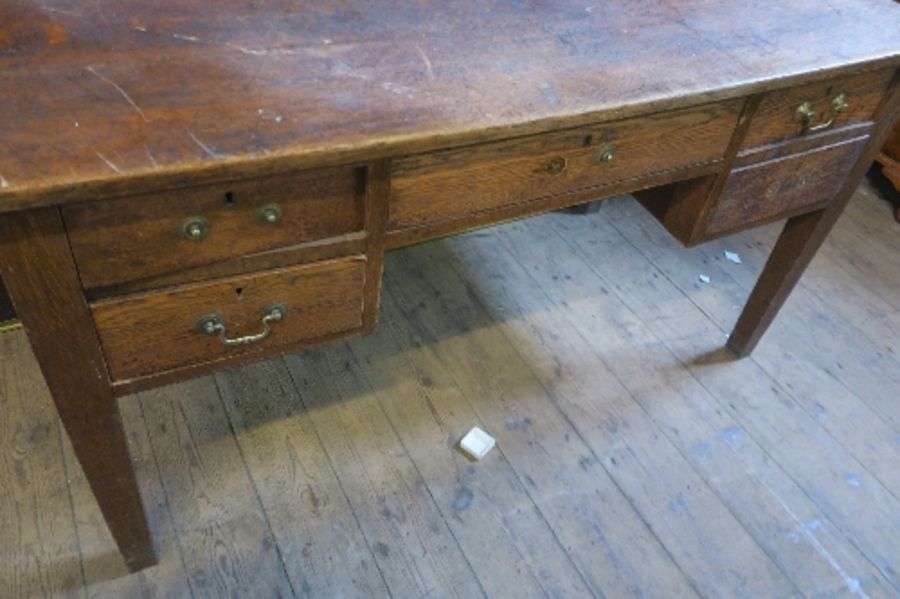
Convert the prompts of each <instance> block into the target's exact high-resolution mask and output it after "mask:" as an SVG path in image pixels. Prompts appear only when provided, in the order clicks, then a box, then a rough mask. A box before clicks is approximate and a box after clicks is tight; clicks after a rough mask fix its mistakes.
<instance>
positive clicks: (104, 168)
mask: <svg viewBox="0 0 900 599" xmlns="http://www.w3.org/2000/svg"><path fill="white" fill-rule="evenodd" d="M898 32H900V6H898V5H897V4H896V3H895V2H893V1H892V0H830V1H828V2H823V1H822V0H792V1H791V2H784V1H783V0H758V1H755V2H746V1H745V0H717V1H716V2H708V1H706V0H669V1H665V0H640V1H639V0H619V1H617V2H592V1H590V0H585V1H583V2H571V1H567V0H555V1H553V0H548V1H542V2H524V1H518V0H516V1H511V0H505V1H503V0H468V1H458V2H448V3H427V2H412V1H397V2H386V1H384V0H378V1H373V0H366V1H359V0H345V1H333V2H327V3H326V2H321V3H300V2H288V1H286V0H275V1H269V2H256V1H253V2H251V1H249V0H228V1H221V2H205V1H200V0H190V1H187V0H154V1H149V0H140V1H137V0H129V1H127V2H122V1H120V0H97V1H94V2H90V3H88V2H83V1H82V0H49V1H38V0H7V1H5V2H3V3H2V4H0V139H2V143H0V212H3V211H9V210H13V209H17V208H21V207H25V206H37V205H45V204H52V203H62V202H66V201H73V200H81V199H85V198H91V197H96V196H99V195H102V194H105V195H109V194H121V193H128V192H130V191H134V190H136V189H144V190H146V189H151V188H153V187H154V186H157V187H158V186H171V185H178V184H183V183H186V182H194V181H197V180H203V179H204V178H209V179H213V178H218V179H221V178H227V177H232V176H246V175H249V174H254V173H256V174H258V173H265V172H272V171H275V170H279V169H284V168H289V167H292V166H305V165H317V164H324V163H333V162H342V161H343V162H345V161H353V160H362V159H369V158H373V157H376V156H388V155H397V154H403V153H409V152H413V151H419V150H424V149H429V148H435V147H446V146H453V145H460V144H465V143H470V142H474V141H481V140H485V139H492V138H498V137H509V136H511V135H518V134H525V133H531V132H538V131H544V130H548V129H552V128H557V127H560V126H566V125H578V124H581V123H583V122H587V121H600V120H604V119H612V118H617V117H620V116H624V115H634V114H640V113H643V112H649V111H651V110H659V109H664V108H669V107H674V106H679V105H684V104H693V103H700V102H703V101H707V100H713V99H719V98H725V97H732V96H737V95H741V94H746V93H748V92H750V91H754V90H757V89H763V88H768V87H774V86H777V85H778V81H777V80H779V79H783V78H788V77H792V76H795V75H800V76H801V77H806V78H808V77H814V76H815V73H816V72H818V71H821V70H826V69H841V68H852V66H853V65H856V64H859V63H862V62H873V63H874V62H878V63H881V64H883V63H884V62H886V61H894V62H896V61H897V60H898V57H900V33H898ZM794 81H796V80H794Z"/></svg>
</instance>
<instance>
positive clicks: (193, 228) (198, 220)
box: [181, 216, 210, 241]
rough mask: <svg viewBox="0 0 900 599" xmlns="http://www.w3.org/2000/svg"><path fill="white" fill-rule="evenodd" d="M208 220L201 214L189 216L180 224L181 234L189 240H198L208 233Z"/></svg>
mask: <svg viewBox="0 0 900 599" xmlns="http://www.w3.org/2000/svg"><path fill="white" fill-rule="evenodd" d="M209 228H210V227H209V221H207V220H206V219H205V218H203V217H202V216H190V217H188V218H186V219H185V220H184V222H183V223H182V224H181V236H182V237H184V238H185V239H187V240H189V241H200V240H201V239H203V238H204V237H206V236H207V235H209Z"/></svg>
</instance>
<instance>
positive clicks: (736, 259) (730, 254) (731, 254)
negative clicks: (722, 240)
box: [725, 250, 742, 264]
mask: <svg viewBox="0 0 900 599" xmlns="http://www.w3.org/2000/svg"><path fill="white" fill-rule="evenodd" d="M725 257H726V258H728V260H729V261H731V262H734V263H735V264H740V263H741V262H742V260H741V257H740V255H739V254H735V253H734V252H729V251H728V250H725Z"/></svg>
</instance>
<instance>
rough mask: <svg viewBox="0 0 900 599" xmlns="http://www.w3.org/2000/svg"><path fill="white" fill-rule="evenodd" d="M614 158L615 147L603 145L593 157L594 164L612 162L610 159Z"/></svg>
mask: <svg viewBox="0 0 900 599" xmlns="http://www.w3.org/2000/svg"><path fill="white" fill-rule="evenodd" d="M615 157H616V146H611V145H605V146H603V147H602V148H600V151H599V152H597V155H596V156H595V157H594V162H596V163H597V164H606V163H608V162H612V159H613V158H615Z"/></svg>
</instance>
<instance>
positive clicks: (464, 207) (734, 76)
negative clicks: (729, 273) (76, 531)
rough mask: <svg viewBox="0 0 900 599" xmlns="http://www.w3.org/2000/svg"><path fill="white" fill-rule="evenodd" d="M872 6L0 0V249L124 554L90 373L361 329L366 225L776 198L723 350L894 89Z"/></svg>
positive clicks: (101, 408)
mask: <svg viewBox="0 0 900 599" xmlns="http://www.w3.org/2000/svg"><path fill="white" fill-rule="evenodd" d="M891 23H894V25H896V26H891ZM876 24H877V25H876ZM898 27H900V8H898V7H897V6H896V5H895V4H894V3H892V2H890V1H889V0H866V1H864V2H859V1H854V2H851V1H850V0H836V2H832V3H830V4H829V5H827V6H823V5H822V4H821V3H820V2H817V1H813V0H800V1H798V2H791V3H782V2H775V1H774V0H766V1H764V2H757V3H752V5H750V3H742V2H737V1H731V0H728V1H726V2H720V3H716V5H715V6H714V7H712V6H711V5H709V4H708V3H705V2H699V1H696V0H694V1H692V0H684V1H679V2H674V3H673V2H662V1H659V2H657V1H655V0H654V1H652V2H630V1H629V2H617V3H605V4H598V5H594V6H590V7H587V8H585V7H584V6H583V4H580V3H567V2H558V3H553V4H552V5H551V4H540V5H532V4H527V5H520V4H510V3H504V2H488V3H485V2H474V1H473V2H462V3H453V4H452V5H447V6H443V5H441V6H437V5H434V6H432V5H428V6H422V5H421V4H420V3H411V2H410V3H399V4H397V3H392V4H391V7H390V9H389V10H388V9H386V8H385V7H383V6H381V5H380V4H379V3H364V2H351V3H349V4H348V3H342V4H340V5H338V3H325V4H318V5H316V6H314V7H312V6H305V5H300V6H298V5H296V4H295V3H288V2H271V3H264V4H260V3H252V2H243V1H239V2H237V3H230V4H229V5H228V6H227V7H219V6H217V5H211V4H209V3H207V2H200V1H192V2H175V1H174V0H164V1H163V2H158V3H154V4H153V5H152V6H149V5H148V6H137V5H135V6H129V8H128V10H127V11H126V10H124V9H122V8H121V7H120V6H119V5H117V4H115V3H113V2H111V1H108V0H101V1H100V2H97V3H94V4H92V5H90V6H85V5H83V4H82V3H79V2H75V1H74V0H71V1H68V2H67V1H60V2H57V3H56V4H55V5H54V6H49V5H47V4H46V3H42V4H39V3H36V2H34V3H32V2H27V1H26V2H20V3H15V4H9V3H7V4H4V5H2V6H0V67H2V69H0V134H2V136H3V139H4V143H3V144H2V145H0V272H2V276H3V279H4V281H5V283H6V285H7V287H8V289H9V292H10V294H11V297H12V299H13V302H14V303H15V305H16V308H17V310H18V312H19V315H20V318H21V319H22V322H23V323H24V325H25V327H26V329H27V330H28V334H29V339H30V341H31V343H32V345H33V347H34V351H35V355H36V356H37V358H38V361H39V362H40V364H41V367H42V370H43V372H44V375H45V377H46V379H47V382H48V385H49V387H50V390H51V392H52V394H53V397H54V401H55V402H56V405H57V409H58V410H59V413H60V416H61V419H62V422H63V424H64V426H65V427H66V430H67V431H68V433H69V435H70V437H71V438H72V442H73V446H74V448H75V452H76V455H77V456H78V459H79V462H80V463H81V465H82V467H83V469H84V472H85V475H86V477H87V479H88V481H89V482H90V485H91V488H92V489H93V491H94V494H95V495H96V496H97V500H98V503H99V505H100V507H101V510H102V511H103V514H104V516H105V518H106V520H107V523H108V524H109V527H110V530H111V531H112V534H113V536H114V538H115V539H116V542H117V543H118V544H119V547H120V549H121V550H122V552H123V555H124V556H125V558H126V561H127V563H128V565H129V567H131V568H132V569H140V568H142V567H145V566H148V565H150V564H152V563H153V562H154V559H155V557H154V550H153V543H152V539H151V535H150V531H149V528H148V526H147V522H146V519H145V517H144V514H143V508H142V505H141V500H140V495H139V493H138V491H137V486H136V484H135V480H134V474H133V472H132V470H131V467H130V464H129V457H128V452H127V447H126V443H125V438H124V434H123V432H122V427H121V423H120V422H119V416H118V409H117V406H116V402H115V398H116V397H117V396H120V395H122V394H126V393H131V392H134V391H137V390H141V389H148V388H151V387H154V386H158V385H161V384H164V383H167V382H172V381H177V380H182V379H185V378H187V377H191V376H195V375H198V374H202V373H208V372H211V371H214V370H216V369H219V368H223V367H226V366H228V365H232V364H239V363H243V362H246V361H248V360H251V359H260V358H263V357H265V356H270V355H274V354H278V353H284V352H291V351H297V350H299V349H302V348H306V347H311V346H314V345H317V344H321V343H325V342H328V341H332V340H335V339H340V338H345V337H349V336H354V335H360V334H364V333H367V332H370V331H371V330H372V329H373V328H374V326H375V324H376V320H377V314H378V306H379V300H380V287H381V275H382V270H383V264H384V254H385V251H386V250H387V249H390V248H395V247H402V246H404V245H408V244H412V243H416V242H419V241H424V240H427V239H432V238H435V237H438V236H443V235H451V234H454V233H458V232H461V231H465V230H468V229H471V228H474V227H480V226H486V225H490V224H494V223H497V222H501V221H504V220H508V219H512V218H519V217H523V216H528V215H531V214H536V213H540V212H544V211H548V210H553V209H558V208H563V207H567V206H572V205H577V204H581V203H584V202H587V201H590V200H596V199H597V198H604V197H610V196H613V195H616V194H621V193H629V192H630V193H635V194H637V196H638V197H639V199H640V200H641V201H642V203H643V204H644V205H645V206H646V207H647V208H648V209H649V210H650V211H651V212H652V213H653V214H654V215H655V216H656V217H657V218H658V219H659V220H660V221H661V222H662V223H663V224H664V225H665V226H666V228H667V229H668V230H669V231H670V232H672V234H673V235H675V236H676V237H677V238H678V239H679V240H680V241H682V242H683V243H684V244H686V245H693V244H697V243H701V242H703V241H705V240H708V239H711V238H714V237H717V236H721V235H725V234H728V233H730V232H734V231H738V230H741V229H744V228H747V227H751V226H755V225H759V224H763V223H767V222H771V221H773V220H778V219H784V218H787V219H788V221H787V224H786V226H785V229H784V232H783V233H782V235H781V237H780V239H779V241H778V243H777V244H776V246H775V248H774V250H773V252H772V254H771V257H770V259H769V261H768V263H767V265H766V267H765V269H764V271H763V273H762V275H761V277H760V279H759V282H758V284H757V285H756V288H755V289H754V290H753V292H752V294H751V296H750V299H749V301H748V303H747V306H746V307H745V309H744V311H743V313H742V315H741V317H740V319H739V320H738V323H737V325H736V327H735V330H734V332H733V334H732V335H731V338H730V339H729V342H728V345H729V347H730V348H731V349H732V350H734V352H735V353H736V354H738V355H747V354H748V353H749V352H750V351H752V349H753V348H754V346H755V345H756V343H757V342H758V341H759V339H760V337H761V336H762V334H763V333H764V332H765V330H766V328H767V326H768V325H769V324H770V323H771V321H772V320H773V319H774V317H775V315H776V314H777V312H778V309H779V308H780V306H781V305H782V303H783V302H784V301H785V299H786V298H787V295H788V294H789V293H790V291H791V289H792V288H793V286H794V284H795V283H796V282H797V280H798V278H799V277H800V275H801V274H802V273H803V270H804V269H805V267H806V266H807V265H808V264H809V261H810V260H811V259H812V257H813V256H814V255H815V252H816V250H817V249H818V247H819V245H820V244H821V243H822V241H823V239H824V238H825V235H826V234H827V233H828V231H829V230H830V229H831V227H832V225H833V224H834V222H835V220H836V219H837V217H838V216H839V215H840V213H841V211H842V210H843V208H844V206H845V204H846V203H847V201H848V199H849V198H850V195H851V193H852V192H853V190H854V189H855V187H856V186H857V184H858V183H859V181H860V179H861V178H862V176H863V174H864V172H865V171H866V169H867V167H868V165H869V164H871V162H872V160H873V158H874V156H875V154H876V152H877V150H878V148H880V147H881V144H882V143H883V141H884V139H885V136H886V135H887V132H888V130H889V128H890V125H891V123H892V122H893V119H894V118H895V116H896V113H897V108H898V89H900V86H898V83H897V82H898V64H900V40H898V39H897V36H896V35H895V32H896V31H897V29H898Z"/></svg>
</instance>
